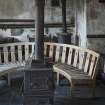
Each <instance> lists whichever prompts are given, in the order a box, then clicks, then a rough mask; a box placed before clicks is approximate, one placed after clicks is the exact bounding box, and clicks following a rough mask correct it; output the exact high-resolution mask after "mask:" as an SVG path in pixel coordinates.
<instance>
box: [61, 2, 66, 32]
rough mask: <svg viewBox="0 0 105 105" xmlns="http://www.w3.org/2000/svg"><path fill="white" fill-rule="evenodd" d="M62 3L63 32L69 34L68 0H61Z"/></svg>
mask: <svg viewBox="0 0 105 105" xmlns="http://www.w3.org/2000/svg"><path fill="white" fill-rule="evenodd" d="M61 2H62V22H63V32H64V33H66V32H67V23H66V0H61Z"/></svg>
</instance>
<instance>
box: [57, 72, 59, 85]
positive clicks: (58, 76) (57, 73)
mask: <svg viewBox="0 0 105 105" xmlns="http://www.w3.org/2000/svg"><path fill="white" fill-rule="evenodd" d="M57 85H58V86H59V73H57Z"/></svg>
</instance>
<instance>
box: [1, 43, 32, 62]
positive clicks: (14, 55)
mask: <svg viewBox="0 0 105 105" xmlns="http://www.w3.org/2000/svg"><path fill="white" fill-rule="evenodd" d="M33 50H34V43H31V42H18V43H8V44H0V64H8V63H16V62H23V61H27V59H28V57H29V55H30V54H31V53H32V51H33Z"/></svg>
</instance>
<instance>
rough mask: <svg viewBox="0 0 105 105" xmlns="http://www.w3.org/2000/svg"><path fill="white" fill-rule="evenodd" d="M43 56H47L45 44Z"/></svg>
mask: <svg viewBox="0 0 105 105" xmlns="http://www.w3.org/2000/svg"><path fill="white" fill-rule="evenodd" d="M44 55H45V56H47V44H44Z"/></svg>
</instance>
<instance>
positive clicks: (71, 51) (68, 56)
mask: <svg viewBox="0 0 105 105" xmlns="http://www.w3.org/2000/svg"><path fill="white" fill-rule="evenodd" d="M34 46H35V44H34V43H32V42H21V43H20V42H19V43H9V44H0V64H8V63H15V62H23V61H27V59H28V57H29V56H30V54H31V53H32V52H33V51H34ZM44 55H45V56H47V57H50V58H52V59H53V61H54V62H61V63H66V64H68V65H72V66H73V67H76V68H78V69H82V70H84V72H86V73H88V75H90V76H91V77H92V78H94V77H95V76H96V72H97V71H96V66H97V63H98V59H99V54H98V53H96V52H94V51H91V50H89V49H83V48H80V47H77V46H74V45H68V44H59V43H49V42H46V43H44Z"/></svg>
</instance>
